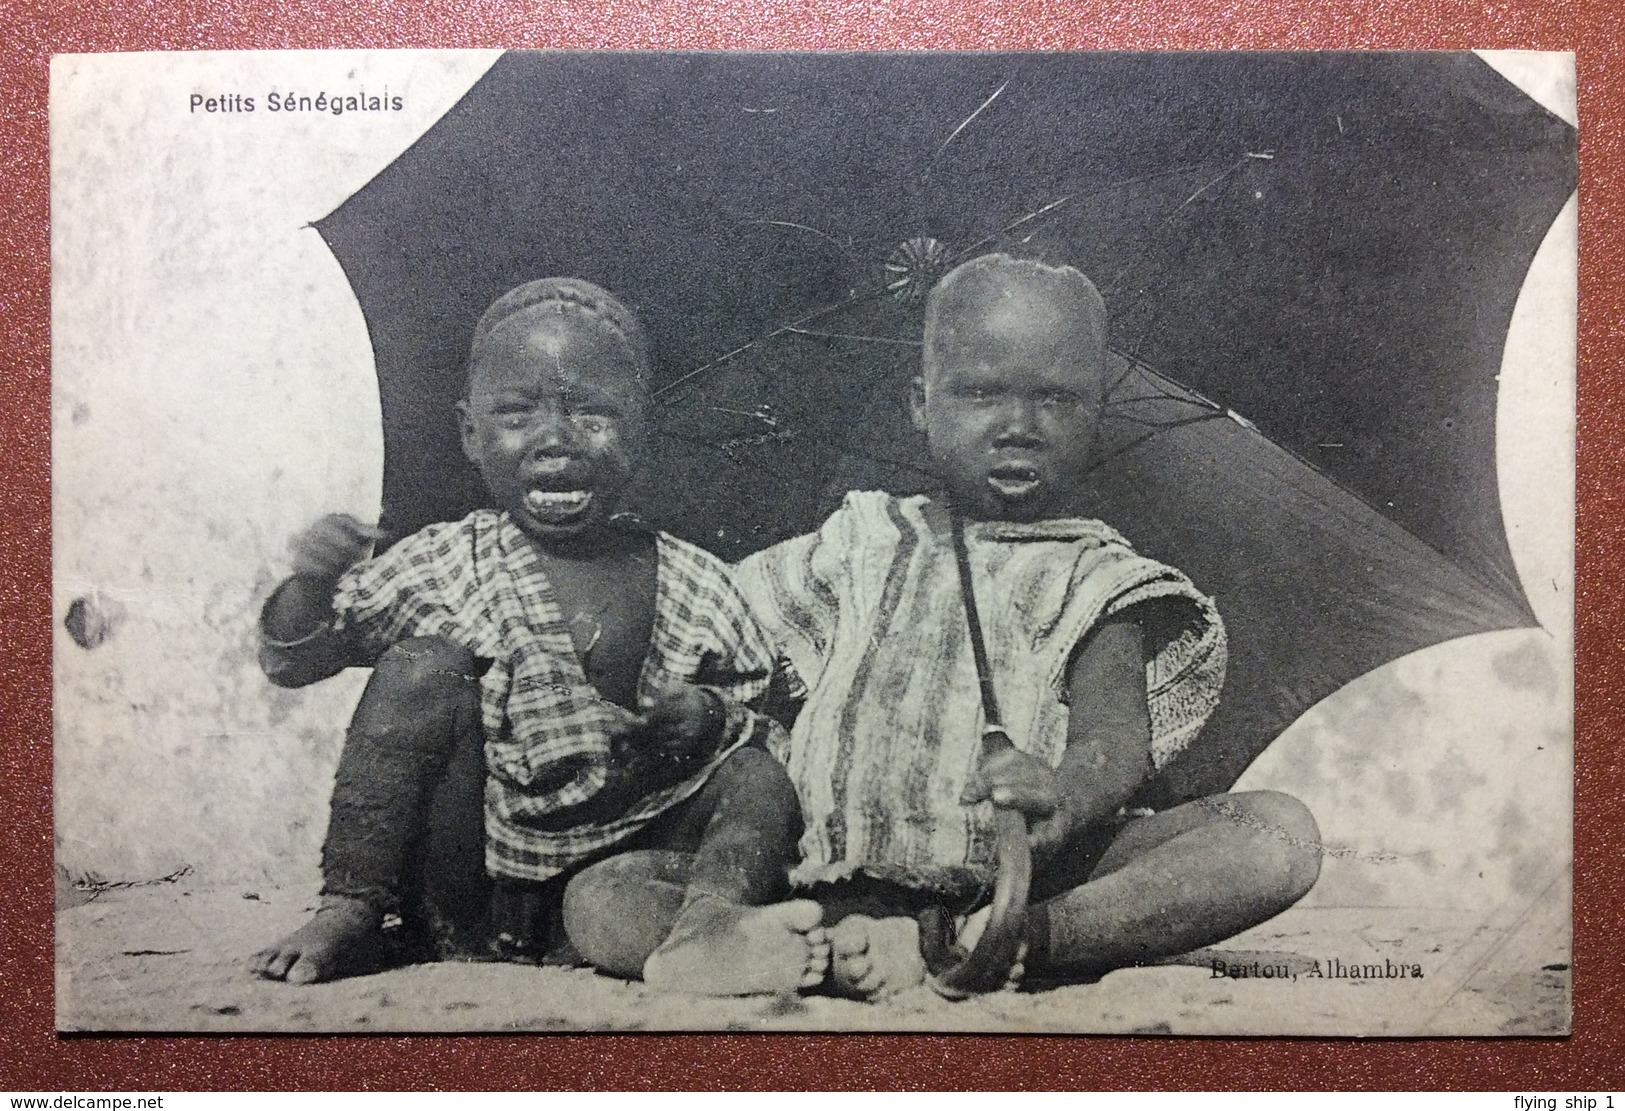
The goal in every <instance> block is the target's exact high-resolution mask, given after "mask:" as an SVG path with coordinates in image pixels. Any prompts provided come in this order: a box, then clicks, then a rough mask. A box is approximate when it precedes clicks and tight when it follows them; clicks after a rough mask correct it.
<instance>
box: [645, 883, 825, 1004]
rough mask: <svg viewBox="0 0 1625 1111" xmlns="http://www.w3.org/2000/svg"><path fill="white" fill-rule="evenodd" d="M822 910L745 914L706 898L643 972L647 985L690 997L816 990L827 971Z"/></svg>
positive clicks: (802, 905) (800, 902) (789, 907)
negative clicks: (814, 987)
mask: <svg viewBox="0 0 1625 1111" xmlns="http://www.w3.org/2000/svg"><path fill="white" fill-rule="evenodd" d="M822 915H823V911H822V909H821V908H820V907H819V906H818V904H817V903H814V902H812V901H810V900H807V899H797V900H795V901H793V902H788V903H775V904H773V905H772V906H766V907H744V906H739V905H738V904H736V903H730V902H728V901H727V900H726V899H723V898H721V897H720V896H716V895H702V896H700V897H699V898H697V899H695V900H693V901H692V902H690V903H689V904H688V905H687V906H686V907H684V908H683V911H682V913H681V914H679V915H678V916H677V922H676V923H675V924H674V925H673V926H672V930H671V933H670V935H668V936H667V938H666V940H665V941H664V942H663V943H661V946H660V948H659V949H656V950H655V951H654V953H653V954H651V955H650V957H649V959H648V960H647V961H646V962H644V965H643V982H644V983H646V984H648V985H649V986H650V987H653V988H659V989H660V990H661V991H679V992H686V993H688V994H691V995H765V994H777V993H783V992H792V991H796V990H798V989H800V988H810V987H813V986H815V985H816V984H819V983H821V982H823V979H824V975H825V973H826V971H827V970H828V968H829V940H828V939H827V938H826V937H825V936H824V931H823V929H822V927H820V926H819V920H820V919H821V917H822Z"/></svg>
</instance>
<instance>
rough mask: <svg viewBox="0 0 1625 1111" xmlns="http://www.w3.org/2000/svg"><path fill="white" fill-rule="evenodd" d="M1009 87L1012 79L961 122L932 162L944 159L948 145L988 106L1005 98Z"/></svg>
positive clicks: (932, 158) (933, 157) (938, 150)
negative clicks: (943, 155)
mask: <svg viewBox="0 0 1625 1111" xmlns="http://www.w3.org/2000/svg"><path fill="white" fill-rule="evenodd" d="M1009 87H1010V79H1006V80H1005V82H1004V84H1002V85H1000V86H999V87H998V88H996V89H994V90H993V95H992V96H990V97H988V98H987V99H986V100H984V101H982V103H981V106H980V107H978V108H977V109H976V111H974V112H972V113H971V114H970V115H968V116H966V117H965V118H964V119H963V120H961V121H960V123H959V126H958V127H956V128H954V129H953V130H952V131H950V132H949V133H948V137H947V138H946V139H944V140H943V141H942V145H941V146H940V147H938V148H937V153H936V154H933V155H932V156H931V160H932V161H933V162H934V161H936V160H937V159H938V158H941V157H942V152H943V151H945V150H947V149H948V144H949V143H951V142H953V141H954V140H955V139H957V138H959V133H960V132H961V131H963V130H965V129H966V128H967V127H969V126H970V125H971V122H972V121H973V120H975V119H976V117H977V116H980V115H981V114H982V113H983V112H985V111H987V109H988V106H989V105H991V104H992V103H993V102H994V101H995V100H998V99H999V97H1001V96H1003V95H1004V90H1005V89H1007V88H1009Z"/></svg>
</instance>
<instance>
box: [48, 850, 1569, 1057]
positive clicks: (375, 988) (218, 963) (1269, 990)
mask: <svg viewBox="0 0 1625 1111" xmlns="http://www.w3.org/2000/svg"><path fill="white" fill-rule="evenodd" d="M59 903H60V907H59V911H58V915H57V949H58V986H57V1025H58V1027H59V1028H60V1029H62V1030H70V1031H72V1030H86V1031H88V1030H125V1031H138V1030H139V1031H164V1032H178V1031H209V1032H219V1033H233V1032H235V1033H248V1032H259V1031H289V1032H349V1033H364V1032H385V1031H388V1032H404V1031H470V1032H472V1031H484V1032H498V1031H501V1032H515V1031H565V1030H937V1031H986V1032H992V1031H1003V1032H1013V1031H1021V1032H1028V1031H1045V1032H1054V1031H1078V1032H1096V1033H1138V1034H1281V1033H1295V1034H1369V1035H1383V1034H1388V1035H1396V1034H1471V1033H1476V1034H1561V1033H1566V1032H1567V1030H1568V1023H1569V983H1570V980H1569V970H1568V960H1569V957H1568V934H1567V927H1566V925H1565V922H1566V915H1565V913H1564V910H1565V908H1566V906H1567V891H1566V888H1564V889H1562V890H1558V889H1556V887H1555V886H1554V888H1553V889H1549V890H1548V891H1546V892H1544V893H1543V894H1542V896H1541V897H1540V898H1539V899H1537V900H1535V901H1533V902H1531V903H1529V904H1526V905H1524V906H1522V907H1510V908H1505V909H1504V910H1503V911H1502V912H1500V913H1497V914H1490V915H1488V916H1487V917H1485V916H1481V915H1473V914H1467V913H1464V912H1461V911H1440V910H1415V909H1402V908H1379V909H1373V908H1335V907H1300V908H1297V909H1294V910H1292V911H1290V912H1288V913H1287V914H1284V915H1282V916H1280V917H1279V918H1276V919H1275V920H1273V921H1271V922H1268V923H1265V924H1264V925H1263V926H1261V927H1259V928H1257V929H1255V930H1252V931H1249V932H1248V933H1246V934H1243V935H1241V936H1240V937H1238V938H1236V939H1234V940H1233V941H1232V942H1230V943H1227V944H1226V945H1225V946H1224V948H1223V949H1222V950H1209V951H1205V952H1203V953H1198V954H1192V955H1190V956H1188V957H1185V958H1182V959H1181V961H1180V962H1179V963H1175V964H1169V965H1165V966H1161V967H1155V968H1140V969H1126V970H1123V971H1120V972H1115V973H1112V974H1111V975H1109V976H1107V977H1105V978H1104V979H1103V980H1101V981H1100V982H1098V983H1095V984H1086V985H1067V986H1061V987H1051V988H1048V989H1044V990H1023V991H1018V992H1001V993H998V994H995V995H990V996H985V997H982V998H980V999H976V1000H971V1001H968V1002H961V1003H950V1002H947V1001H945V1000H942V999H939V998H937V997H936V996H934V995H933V994H931V993H930V992H929V991H928V990H926V989H923V988H922V989H917V990H915V991H911V992H906V993H903V994H901V995H898V996H894V997H892V998H891V999H889V1000H886V1001H884V1002H881V1003H876V1004H867V1003H857V1002H851V1001H847V1000H841V999H832V998H826V997H822V996H816V995H801V996H780V997H758V998H749V999H738V1000H716V1001H713V1000H706V1001H703V1002H699V1003H697V1002H696V1001H695V1000H694V999H691V998H686V997H677V996H669V995H660V994H658V993H655V992H651V991H649V990H647V989H645V988H644V987H643V985H641V984H637V983H626V982H624V981H619V980H615V979H611V978H608V977H605V976H600V975H598V974H596V973H594V972H592V971H590V970H586V969H564V968H531V967H521V966H515V965H494V964H438V965H417V966H412V967H407V968H399V969H395V970H392V971H389V972H384V973H380V974H377V975H372V976H363V977H357V978H354V979H350V980H344V981H340V982H337V983H331V984H319V985H313V986H306V987H294V986H290V985H286V984H279V983H271V982H267V981H262V980H259V979H256V978H255V977H253V976H252V975H250V974H249V972H248V971H247V962H246V958H247V957H248V955H249V954H250V953H252V952H253V951H254V950H255V949H257V948H258V947H260V946H261V945H264V944H266V943H267V942H269V941H272V940H274V939H275V938H277V937H279V936H281V935H282V934H283V933H285V932H287V931H288V930H290V929H292V928H293V927H295V926H296V925H298V924H299V923H300V922H301V921H302V920H303V918H304V916H305V914H306V913H308V910H309V908H310V907H311V906H312V905H313V903H314V897H313V895H312V894H311V893H309V892H305V891H291V890H276V889H258V890H248V889H243V888H233V889H221V888H213V889H210V888H204V887H191V886H188V884H187V881H186V879H185V878H184V877H182V878H180V879H177V880H174V881H171V882H167V883H156V884H152V885H150V886H142V887H130V888H121V889H113V890H102V891H97V892H90V891H83V890H74V889H71V888H70V889H67V890H65V891H64V892H63V894H62V897H61V898H60V899H59ZM1480 918H1482V920H1477V919H1480ZM1215 959H1217V960H1221V961H1224V962H1226V963H1228V964H1229V965H1230V966H1231V967H1233V968H1234V967H1236V966H1251V965H1253V964H1254V963H1255V962H1256V963H1257V964H1258V966H1259V970H1260V972H1262V971H1264V970H1265V969H1266V968H1268V969H1271V970H1274V972H1275V975H1272V976H1269V977H1265V976H1259V977H1257V978H1253V977H1247V978H1232V977H1221V976H1216V975H1215V974H1214V971H1213V966H1212V965H1213V961H1214V960H1215ZM1334 960H1336V961H1341V962H1342V963H1343V964H1344V965H1349V964H1355V963H1361V962H1372V961H1376V962H1382V961H1387V962H1389V963H1390V964H1393V965H1401V964H1403V965H1410V964H1415V965H1417V966H1419V967H1420V969H1421V971H1422V973H1423V976H1422V978H1421V979H1420V980H1417V979H1411V978H1409V977H1407V978H1404V979H1373V980H1359V979H1351V978H1344V977H1333V978H1327V977H1324V976H1323V977H1319V978H1317V977H1315V976H1313V975H1311V974H1310V973H1311V970H1312V969H1313V967H1314V965H1315V962H1316V961H1319V962H1320V966H1321V968H1322V970H1323V971H1330V970H1331V968H1332V964H1331V962H1332V961H1334ZM1278 977H1283V978H1278Z"/></svg>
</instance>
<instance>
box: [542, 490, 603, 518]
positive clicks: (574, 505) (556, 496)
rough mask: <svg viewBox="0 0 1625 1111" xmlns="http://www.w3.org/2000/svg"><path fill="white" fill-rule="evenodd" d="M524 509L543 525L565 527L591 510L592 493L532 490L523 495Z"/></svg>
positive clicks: (587, 491)
mask: <svg viewBox="0 0 1625 1111" xmlns="http://www.w3.org/2000/svg"><path fill="white" fill-rule="evenodd" d="M525 508H526V509H527V510H529V511H530V515H531V516H532V517H535V518H536V519H537V520H538V521H541V522H542V523H543V524H548V525H567V524H569V523H570V522H572V521H574V520H576V519H577V518H578V517H581V516H583V515H584V514H585V513H586V512H587V510H588V509H590V508H592V491H591V490H532V491H530V492H529V493H527V494H526V495H525Z"/></svg>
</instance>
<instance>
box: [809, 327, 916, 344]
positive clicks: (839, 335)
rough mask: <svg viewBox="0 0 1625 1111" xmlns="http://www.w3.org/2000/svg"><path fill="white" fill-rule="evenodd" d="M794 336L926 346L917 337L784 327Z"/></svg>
mask: <svg viewBox="0 0 1625 1111" xmlns="http://www.w3.org/2000/svg"><path fill="white" fill-rule="evenodd" d="M784 330H785V331H786V332H789V333H790V334H791V335H793V336H808V337H810V338H813V339H849V340H853V341H855V342H858V343H889V344H893V345H895V346H897V347H924V346H925V344H924V343H923V342H922V341H920V340H917V339H894V338H892V337H890V336H860V335H854V334H852V333H850V332H814V331H812V330H811V329H808V328H790V327H786V328H785V329H784Z"/></svg>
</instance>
